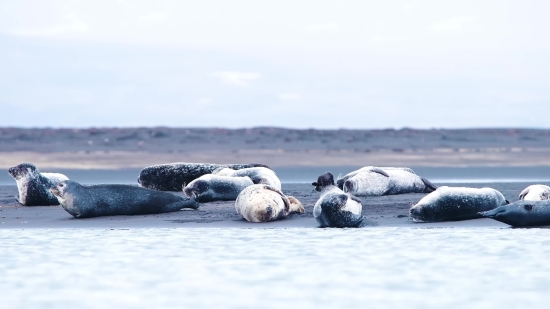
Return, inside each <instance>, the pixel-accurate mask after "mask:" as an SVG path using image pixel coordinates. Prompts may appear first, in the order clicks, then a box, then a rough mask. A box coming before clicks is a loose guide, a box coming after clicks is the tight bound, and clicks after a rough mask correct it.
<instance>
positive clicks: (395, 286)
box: [0, 228, 550, 309]
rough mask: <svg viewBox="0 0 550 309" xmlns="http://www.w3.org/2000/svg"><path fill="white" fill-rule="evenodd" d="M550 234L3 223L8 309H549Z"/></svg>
mask: <svg viewBox="0 0 550 309" xmlns="http://www.w3.org/2000/svg"><path fill="white" fill-rule="evenodd" d="M549 233H550V231H549V230H545V229H510V228H504V229H496V228H469V229H464V228H441V229H426V228H363V229H314V228H310V229H303V228H293V229H236V228H232V229H215V228H208V229H131V230H104V229H97V230H83V229H52V230H48V229H32V230H9V229H8V230H0V241H1V244H2V245H1V248H0V292H1V294H2V299H1V301H0V304H1V305H0V307H2V308H36V309H40V308H136V307H140V308H328V307H331V308H379V307H385V308H404V307H406V308H520V307H522V308H524V307H530V308H546V307H547V304H546V303H547V300H548V294H547V292H548V291H549V290H550V278H549V276H548V273H549V272H550V263H548V257H549V256H550V239H549V238H548V234H549Z"/></svg>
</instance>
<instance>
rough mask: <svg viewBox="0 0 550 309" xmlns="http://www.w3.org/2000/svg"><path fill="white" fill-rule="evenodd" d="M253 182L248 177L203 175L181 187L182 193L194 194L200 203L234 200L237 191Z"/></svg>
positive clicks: (237, 194) (239, 191) (237, 193)
mask: <svg viewBox="0 0 550 309" xmlns="http://www.w3.org/2000/svg"><path fill="white" fill-rule="evenodd" d="M253 184H254V183H253V182H252V180H251V179H250V178H249V177H230V176H219V175H212V174H208V175H203V176H201V177H199V178H197V179H195V180H193V181H191V182H190V183H189V184H188V185H187V186H185V187H184V188H183V193H185V195H187V196H189V197H191V196H195V197H196V198H197V201H199V202H200V203H207V202H214V201H234V200H236V199H237V197H238V196H239V193H241V191H243V190H244V189H245V188H246V187H248V186H251V185H253Z"/></svg>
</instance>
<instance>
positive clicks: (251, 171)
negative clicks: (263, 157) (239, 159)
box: [212, 167, 281, 191]
mask: <svg viewBox="0 0 550 309" xmlns="http://www.w3.org/2000/svg"><path fill="white" fill-rule="evenodd" d="M212 174H213V175H218V176H230V177H245V176H246V177H250V179H252V182H253V183H254V184H265V185H270V186H272V187H274V188H276V189H277V190H279V191H280V190H281V181H280V180H279V178H278V177H277V174H275V172H274V171H273V170H270V169H268V168H265V167H250V168H243V169H240V170H234V169H231V168H227V167H222V168H219V169H217V170H215V171H214V172H212Z"/></svg>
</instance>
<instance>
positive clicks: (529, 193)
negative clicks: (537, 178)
mask: <svg viewBox="0 0 550 309" xmlns="http://www.w3.org/2000/svg"><path fill="white" fill-rule="evenodd" d="M519 199H520V200H526V201H543V200H548V199H550V187H549V186H545V185H531V186H529V187H527V188H525V189H523V191H521V193H520V194H519Z"/></svg>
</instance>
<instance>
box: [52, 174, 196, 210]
mask: <svg viewBox="0 0 550 309" xmlns="http://www.w3.org/2000/svg"><path fill="white" fill-rule="evenodd" d="M50 191H51V192H52V194H54V195H55V196H57V199H58V200H59V202H60V203H61V206H62V207H63V209H65V210H66V211H67V212H68V213H70V214H71V215H73V216H74V217H75V218H90V217H99V216H117V215H145V214H157V213H165V212H173V211H178V210H181V209H182V208H192V209H197V208H198V207H199V204H198V203H197V201H196V200H195V199H194V198H187V197H182V196H178V195H175V194H172V193H168V192H159V191H155V190H151V189H145V188H140V187H137V186H131V185H92V186H83V185H81V184H79V183H77V182H75V181H71V180H66V181H62V182H60V183H59V184H57V186H55V187H52V188H51V189H50Z"/></svg>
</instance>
